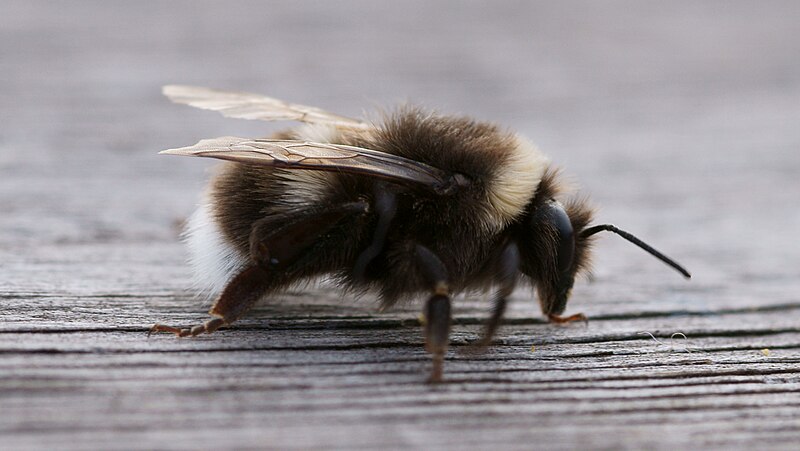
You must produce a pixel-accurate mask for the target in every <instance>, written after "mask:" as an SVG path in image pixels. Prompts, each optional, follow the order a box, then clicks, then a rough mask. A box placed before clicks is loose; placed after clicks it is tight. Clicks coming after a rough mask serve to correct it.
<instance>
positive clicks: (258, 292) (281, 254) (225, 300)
mask: <svg viewBox="0 0 800 451" xmlns="http://www.w3.org/2000/svg"><path fill="white" fill-rule="evenodd" d="M368 208H369V207H368V205H367V203H366V202H348V203H345V204H341V205H338V206H335V207H332V208H329V209H325V210H319V211H309V212H303V213H298V214H292V215H281V216H270V217H267V218H264V219H262V220H260V221H258V222H256V223H255V224H254V225H253V228H252V230H251V232H250V259H251V264H250V266H248V267H246V268H244V269H243V270H242V271H240V272H239V273H238V274H237V275H236V276H235V277H234V278H233V279H231V281H230V282H228V285H227V286H226V287H225V289H224V290H223V291H222V293H221V294H220V295H219V297H218V298H217V300H216V301H215V302H214V305H213V306H212V307H211V310H209V312H208V313H209V314H210V315H212V316H215V317H216V318H213V319H210V320H208V321H207V322H205V323H203V324H199V325H196V326H193V327H174V326H165V325H162V324H156V325H154V326H153V327H151V328H150V333H153V332H169V333H173V334H175V335H177V336H178V337H187V336H196V335H199V334H201V333H208V334H210V333H212V332H214V331H216V330H217V329H219V328H220V327H221V326H226V325H230V324H231V323H233V322H234V321H236V320H237V319H238V318H240V317H241V316H242V315H244V314H245V313H246V312H247V311H248V310H250V308H251V307H252V306H253V304H255V303H256V301H258V300H259V299H260V298H261V297H263V296H264V295H265V294H266V293H267V292H268V291H270V290H271V289H273V288H275V286H276V283H277V279H279V278H281V277H279V276H282V275H283V274H284V273H285V272H286V270H287V269H288V268H289V267H291V266H292V265H293V264H295V263H297V261H298V260H299V259H300V257H301V256H302V255H303V254H304V253H305V251H307V250H308V249H309V248H311V247H312V245H313V244H314V243H316V242H318V241H319V240H320V239H321V238H322V237H323V236H324V235H325V234H326V233H328V232H329V231H330V230H331V229H333V228H334V227H335V226H336V225H337V224H338V223H339V222H340V221H341V220H342V219H344V218H345V217H347V216H351V215H354V214H364V213H366V212H367V211H368Z"/></svg>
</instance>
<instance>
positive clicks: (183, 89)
mask: <svg viewBox="0 0 800 451" xmlns="http://www.w3.org/2000/svg"><path fill="white" fill-rule="evenodd" d="M162 92H163V93H164V95H165V96H167V97H168V98H169V99H170V100H171V101H173V102H175V103H181V104H184V105H190V106H193V107H195V108H201V109H204V110H212V111H219V112H220V113H222V115H223V116H227V117H234V118H239V119H254V120H255V119H258V120H262V121H299V122H308V123H312V124H327V125H334V126H336V127H342V128H356V129H367V128H369V127H370V126H369V124H367V123H366V122H363V121H360V120H358V119H352V118H349V117H345V116H339V115H337V114H333V113H329V112H327V111H324V110H321V109H319V108H315V107H311V106H305V105H297V104H294V103H288V102H284V101H282V100H278V99H273V98H272V97H266V96H262V95H258V94H250V93H247V92H232V91H218V90H216V89H209V88H203V87H199V86H185V85H167V86H164V87H163V88H162Z"/></svg>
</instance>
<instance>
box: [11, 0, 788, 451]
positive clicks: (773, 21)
mask: <svg viewBox="0 0 800 451" xmlns="http://www.w3.org/2000/svg"><path fill="white" fill-rule="evenodd" d="M575 6H576V5H574V4H565V5H562V4H560V3H558V4H557V3H533V2H527V3H526V2H507V3H502V4H495V3H492V4H488V3H487V4H482V3H463V2H437V3H426V2H421V1H420V2H415V3H413V4H411V5H409V4H408V3H407V2H403V3H396V4H381V5H378V4H375V3H373V2H363V1H359V0H352V1H347V2H335V3H330V4H329V3H326V2H322V3H319V2H313V3H312V2H305V1H299V2H291V3H288V2H287V3H276V4H269V5H263V4H261V3H258V2H254V3H252V2H246V1H236V2H225V3H224V4H223V3H219V4H216V3H201V4H197V3H195V2H188V1H187V2H182V1H176V2H169V3H164V4H152V5H148V6H147V7H145V8H142V7H141V5H139V4H135V3H108V2H97V1H92V0H86V1H80V2H73V3H71V4H70V7H69V8H56V7H55V6H54V5H53V4H52V3H50V2H38V1H30V0H24V1H23V0H6V1H5V2H4V3H3V6H2V8H0V9H2V12H3V13H2V14H0V55H2V57H1V58H0V123H1V124H3V125H2V127H0V212H2V213H0V308H2V314H3V320H2V321H0V442H2V444H3V445H2V448H3V449H104V450H109V449H124V450H128V449H214V448H218V449H281V450H285V449H309V448H331V449H348V450H349V449H376V448H381V449H395V448H397V449H400V448H422V449H432V448H435V449H458V450H462V449H486V448H490V447H492V448H498V449H531V448H534V447H535V448H545V449H681V448H688V449H698V448H699V449H726V450H727V449H796V448H797V444H798V443H800V419H798V411H799V410H798V408H800V298H798V295H797V294H798V293H800V268H798V265H797V262H798V261H800V241H798V240H796V239H794V231H795V230H798V229H800V216H798V215H797V214H796V211H795V210H796V208H794V206H795V204H796V203H797V199H799V198H800V184H798V183H797V180H796V178H797V174H798V171H800V158H798V155H799V154H798V153H797V149H798V148H800V128H798V127H797V126H796V124H798V123H800V47H798V46H799V45H800V39H797V38H798V35H797V23H796V18H797V17H798V14H800V9H799V8H798V4H797V3H793V2H781V1H775V2H768V4H763V3H753V2H745V1H729V2H724V4H723V3H718V2H704V3H702V4H696V2H691V3H690V2H688V1H678V2H670V3H669V4H656V3H641V2H626V1H621V2H611V3H603V4H597V5H595V4H592V3H582V4H581V5H580V7H579V8H576V7H575ZM176 82H177V83H194V84H200V85H208V86H212V87H218V88H230V89H240V90H249V91H253V92H263V93H264V94H266V95H273V96H276V97H279V98H285V99H286V100H289V101H292V102H299V103H303V104H310V105H318V106H321V107H324V108H326V109H329V110H331V111H334V112H337V113H341V114H344V115H348V116H354V117H357V116H359V115H360V114H359V113H360V111H362V108H364V107H369V106H371V105H381V106H389V105H392V104H394V103H396V101H397V99H405V98H408V99H411V100H413V101H421V102H422V103H424V104H426V105H430V106H433V107H437V108H439V109H441V110H443V111H446V112H447V111H462V112H468V113H470V114H474V115H476V116H478V117H480V118H488V119H492V120H497V121H498V122H499V123H502V124H507V125H508V126H510V127H513V128H515V129H517V130H519V131H520V132H521V133H523V134H524V135H527V136H530V137H532V138H533V139H534V141H535V142H537V144H538V145H540V146H541V147H542V148H543V149H544V150H545V151H546V153H548V154H549V155H551V157H552V158H553V160H554V162H555V163H556V164H558V165H559V166H563V167H564V168H565V172H566V174H567V175H568V176H571V177H574V178H575V179H577V180H578V181H579V183H580V186H581V187H582V189H583V190H584V192H586V193H589V194H591V196H592V198H593V200H594V202H596V203H597V205H600V206H601V207H602V209H601V210H600V211H599V213H598V220H599V221H603V222H606V221H608V222H614V223H616V224H617V225H619V226H621V227H624V228H626V229H630V230H631V231H634V232H636V233H637V234H638V235H640V236H642V237H643V238H645V239H647V240H648V241H650V242H652V243H653V244H654V245H656V247H658V248H659V249H662V250H664V251H666V252H667V253H668V254H669V255H671V256H674V257H676V258H677V259H678V260H680V261H681V262H682V263H685V264H686V265H687V266H688V267H689V268H690V269H691V270H692V271H693V273H694V278H693V280H692V281H691V282H689V283H687V282H685V281H683V280H682V279H681V278H680V277H679V276H676V275H675V274H671V273H670V272H669V271H668V270H666V269H664V268H663V267H662V265H660V264H659V263H658V262H655V261H653V260H652V259H651V258H650V257H649V256H647V255H645V254H643V253H642V252H640V251H639V250H636V249H635V248H633V247H631V246H630V245H629V244H627V243H624V242H622V241H621V240H618V239H614V238H613V237H610V236H609V237H605V238H604V239H602V240H601V241H600V243H599V244H598V246H597V252H596V254H597V255H596V258H595V259H594V261H595V271H594V280H593V281H592V282H591V283H589V282H587V281H583V280H582V281H579V283H578V284H577V285H576V288H575V290H574V294H573V298H572V300H571V301H570V304H569V306H568V310H569V311H570V312H579V311H582V312H584V313H586V314H587V315H588V316H589V317H590V319H591V320H590V323H589V324H588V326H584V325H581V324H573V325H570V326H568V327H559V326H554V325H550V324H547V323H545V322H544V321H543V319H542V318H541V317H540V315H539V312H538V305H537V303H536V301H535V300H534V298H533V296H532V294H531V290H530V289H529V288H524V287H523V288H520V289H519V290H518V291H517V292H516V293H515V294H514V296H513V299H512V301H513V302H512V303H511V306H510V312H509V315H508V319H507V321H506V323H505V325H504V326H503V327H502V328H501V330H500V332H499V334H498V337H497V341H496V343H495V345H493V346H492V347H491V348H489V349H488V350H487V351H486V352H485V353H482V354H477V353H474V352H470V351H471V348H469V343H471V342H472V341H473V340H475V339H476V338H477V337H478V336H479V333H480V327H481V324H482V322H483V320H484V319H485V318H486V316H487V315H488V312H487V310H488V306H489V304H488V302H487V299H486V298H487V296H486V295H485V294H480V293H470V294H467V295H465V296H461V297H458V298H457V299H456V300H455V302H454V311H455V315H456V321H455V325H454V329H453V346H452V347H451V350H450V352H449V353H448V356H447V365H446V377H447V380H448V383H446V384H443V385H440V386H429V385H427V384H425V383H423V381H424V379H425V377H426V374H427V371H428V369H429V365H430V362H429V357H428V355H427V354H426V353H425V352H424V350H423V349H422V336H421V332H420V326H419V324H418V319H417V318H418V314H419V310H420V308H421V305H420V304H419V303H410V304H408V305H401V306H398V307H397V308H395V309H391V310H389V311H385V312H378V311H376V308H375V307H376V303H375V301H374V296H373V295H370V294H367V295H365V296H363V297H362V298H360V299H354V298H352V297H351V296H349V295H343V294H341V293H340V292H338V291H337V290H335V288H332V287H331V286H330V285H326V284H324V283H323V284H322V285H320V286H312V287H309V288H305V289H295V290H291V291H288V292H286V293H283V294H280V295H277V296H275V297H274V298H273V299H271V300H270V301H269V302H267V303H264V304H263V305H260V306H259V307H258V308H257V309H256V310H255V311H254V312H252V314H251V315H249V316H248V317H247V318H245V319H243V320H242V321H241V322H239V323H237V324H236V326H235V327H233V328H230V329H227V330H223V331H220V332H219V333H216V334H214V335H211V336H200V337H196V338H195V339H191V340H178V339H175V338H173V337H171V336H164V335H155V336H151V337H149V338H148V337H147V336H146V330H147V328H148V327H149V326H150V325H151V324H153V323H155V322H165V323H176V324H193V323H196V322H197V321H201V320H203V319H204V318H205V316H204V315H205V314H204V311H205V310H206V309H207V308H208V302H209V300H208V299H205V298H202V297H198V296H196V295H195V294H194V292H193V291H192V290H191V278H190V276H191V275H190V272H189V269H188V267H187V265H186V264H185V261H184V260H185V251H184V249H183V246H182V245H181V244H180V243H179V239H178V230H179V227H178V225H179V224H180V223H181V221H182V220H184V219H185V218H186V217H187V215H189V214H190V213H191V211H192V209H193V207H194V205H195V204H196V202H197V198H198V195H199V193H200V192H201V190H202V187H203V183H204V180H205V179H206V178H207V177H208V173H209V171H210V169H209V168H211V167H212V166H211V164H210V163H209V162H204V161H191V160H186V161H178V160H174V159H169V158H165V157H159V156H157V155H156V152H157V151H158V150H161V149H165V148H170V147H178V146H181V145H187V144H191V143H193V142H196V141H197V140H198V139H200V138H204V137H211V136H223V135H235V136H264V135H266V134H268V133H270V131H272V130H275V129H276V128H277V127H278V126H279V125H272V124H263V123H255V122H248V121H231V120H226V119H223V118H220V117H218V116H216V115H214V114H210V113H207V112H200V111H192V110H190V109H186V108H180V107H178V106H175V105H172V104H170V103H169V102H168V101H166V100H165V99H163V98H162V97H161V95H160V87H161V85H163V84H167V83H176ZM364 99H368V101H365V100H364ZM281 125H282V124H281ZM677 333H680V334H683V335H685V337H686V338H683V336H676V335H674V334H677Z"/></svg>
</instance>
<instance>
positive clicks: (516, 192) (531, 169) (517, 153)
mask: <svg viewBox="0 0 800 451" xmlns="http://www.w3.org/2000/svg"><path fill="white" fill-rule="evenodd" d="M514 139H515V145H514V147H513V149H512V150H511V152H509V154H508V155H507V157H506V161H505V162H504V164H503V165H502V166H501V167H500V168H499V169H498V170H497V172H496V175H495V177H494V179H493V180H491V181H490V183H489V184H488V188H487V191H486V197H487V201H488V203H489V206H490V208H489V211H488V212H487V213H488V214H487V217H486V219H485V220H484V221H483V222H484V224H486V225H487V227H489V228H491V229H493V231H499V230H502V229H503V228H505V227H506V226H507V225H508V224H510V223H511V222H513V221H514V220H515V219H516V218H518V217H519V216H520V215H521V214H522V212H523V211H524V210H525V207H526V206H527V205H528V203H529V202H530V201H531V199H532V198H533V195H534V194H535V193H536V190H537V188H538V187H539V183H540V182H541V181H542V177H544V174H545V172H546V171H547V168H548V166H549V164H550V160H549V159H548V158H547V157H546V156H545V155H544V154H543V153H542V152H540V151H539V149H537V148H536V146H534V145H533V143H531V142H530V141H528V140H527V139H525V138H523V137H521V136H519V135H515V137H514Z"/></svg>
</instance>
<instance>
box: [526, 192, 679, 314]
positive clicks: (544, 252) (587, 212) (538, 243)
mask: <svg viewBox="0 0 800 451" xmlns="http://www.w3.org/2000/svg"><path fill="white" fill-rule="evenodd" d="M591 219H592V212H591V209H590V208H589V207H588V206H587V204H586V202H585V201H584V200H581V199H577V200H572V201H570V202H568V203H567V204H566V205H562V204H561V203H560V202H559V201H557V200H555V199H554V198H547V199H546V200H543V201H542V200H538V199H534V202H533V203H532V205H531V206H529V209H528V214H527V215H526V216H525V218H524V220H523V223H522V226H523V227H522V236H521V237H519V238H518V241H519V243H520V251H521V252H522V265H521V270H522V272H523V273H524V274H526V275H527V276H528V277H530V278H531V280H532V281H533V283H534V285H535V287H536V291H537V294H538V296H539V303H540V304H541V308H542V312H543V313H544V314H545V315H560V314H561V313H563V312H564V309H565V308H566V305H567V301H568V300H569V296H570V292H571V291H572V286H573V285H574V283H575V277H576V275H577V274H579V273H581V272H584V271H587V270H588V267H589V254H590V248H591V244H592V240H593V238H594V237H593V235H595V234H596V233H598V232H603V231H606V232H613V233H615V234H617V235H619V236H621V237H622V238H624V239H626V240H628V241H630V242H631V243H633V244H635V245H637V246H639V247H640V248H642V249H644V250H645V251H647V252H648V253H650V254H651V255H653V256H654V257H656V258H658V259H659V260H661V261H662V262H664V263H665V264H667V265H669V266H671V267H672V268H673V269H675V270H676V271H678V272H680V273H681V274H683V276H684V277H686V278H690V277H691V275H690V274H689V272H688V271H687V270H686V269H684V268H683V267H682V266H681V265H679V264H678V263H677V262H675V261H674V260H672V259H671V258H669V257H667V256H666V255H664V254H662V253H661V252H659V251H657V250H656V249H654V248H653V247H652V246H650V245H648V244H647V243H645V242H643V241H642V240H640V239H639V238H637V237H635V236H634V235H632V234H630V233H628V232H626V231H624V230H621V229H618V228H617V227H615V226H613V225H611V224H601V225H595V226H589V223H590V222H591Z"/></svg>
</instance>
